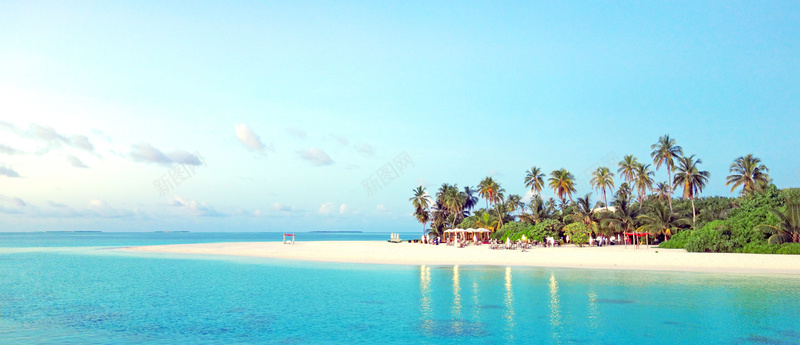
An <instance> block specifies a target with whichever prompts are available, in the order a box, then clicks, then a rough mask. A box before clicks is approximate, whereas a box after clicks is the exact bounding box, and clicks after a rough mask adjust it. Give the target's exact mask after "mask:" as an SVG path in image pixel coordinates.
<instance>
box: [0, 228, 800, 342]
mask: <svg viewBox="0 0 800 345" xmlns="http://www.w3.org/2000/svg"><path fill="white" fill-rule="evenodd" d="M297 235H298V236H297V240H298V241H302V240H322V241H335V240H376V241H377V240H387V239H388V238H389V234H388V233H355V234H354V233H350V234H329V233H298V234H297ZM402 237H403V238H412V237H413V238H416V237H418V233H408V234H402ZM280 240H281V234H280V233H0V343H2V344H377V343H381V344H507V343H511V344H633V343H639V344H792V345H798V344H800V316H798V311H800V298H799V297H800V277H798V276H791V275H768V274H764V275H752V274H751V275H744V274H709V273H681V272H651V271H618V270H582V269H550V268H521V267H484V266H424V265H423V266H403V265H368V264H339V263H319V262H301V261H290V260H279V259H266V258H237V257H228V256H225V257H223V256H197V255H178V254H154V253H129V252H123V251H117V250H115V249H114V248H119V247H124V246H134V245H137V246H138V245H154V244H171V243H207V242H239V241H280Z"/></svg>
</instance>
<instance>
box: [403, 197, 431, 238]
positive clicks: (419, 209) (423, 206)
mask: <svg viewBox="0 0 800 345" xmlns="http://www.w3.org/2000/svg"><path fill="white" fill-rule="evenodd" d="M412 192H414V196H413V197H411V198H410V199H408V201H411V203H412V204H413V205H414V216H415V217H416V218H417V221H419V222H420V223H422V234H423V235H425V224H427V223H428V221H429V220H430V217H431V214H430V212H429V208H430V204H431V200H430V198H429V197H428V192H426V191H425V188H423V187H422V186H419V187H417V188H416V189H414V190H413V191H412Z"/></svg>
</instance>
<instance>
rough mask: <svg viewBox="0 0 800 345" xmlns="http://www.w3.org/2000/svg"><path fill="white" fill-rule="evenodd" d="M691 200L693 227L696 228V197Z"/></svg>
mask: <svg viewBox="0 0 800 345" xmlns="http://www.w3.org/2000/svg"><path fill="white" fill-rule="evenodd" d="M689 199H691V200H692V227H694V223H695V222H696V221H697V212H696V211H695V209H694V197H691V198H689Z"/></svg>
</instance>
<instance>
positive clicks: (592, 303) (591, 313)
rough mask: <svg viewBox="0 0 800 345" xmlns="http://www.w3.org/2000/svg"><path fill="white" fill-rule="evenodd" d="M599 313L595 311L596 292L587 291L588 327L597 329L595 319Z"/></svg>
mask: <svg viewBox="0 0 800 345" xmlns="http://www.w3.org/2000/svg"><path fill="white" fill-rule="evenodd" d="M598 317H599V313H598V311H597V292H594V291H592V290H590V291H589V327H590V328H592V329H597V319H598Z"/></svg>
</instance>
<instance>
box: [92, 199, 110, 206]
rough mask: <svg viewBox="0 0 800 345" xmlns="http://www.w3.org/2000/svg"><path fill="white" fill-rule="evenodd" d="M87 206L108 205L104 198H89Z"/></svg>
mask: <svg viewBox="0 0 800 345" xmlns="http://www.w3.org/2000/svg"><path fill="white" fill-rule="evenodd" d="M89 206H92V207H105V206H108V203H107V202H105V201H104V200H100V199H92V200H89Z"/></svg>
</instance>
